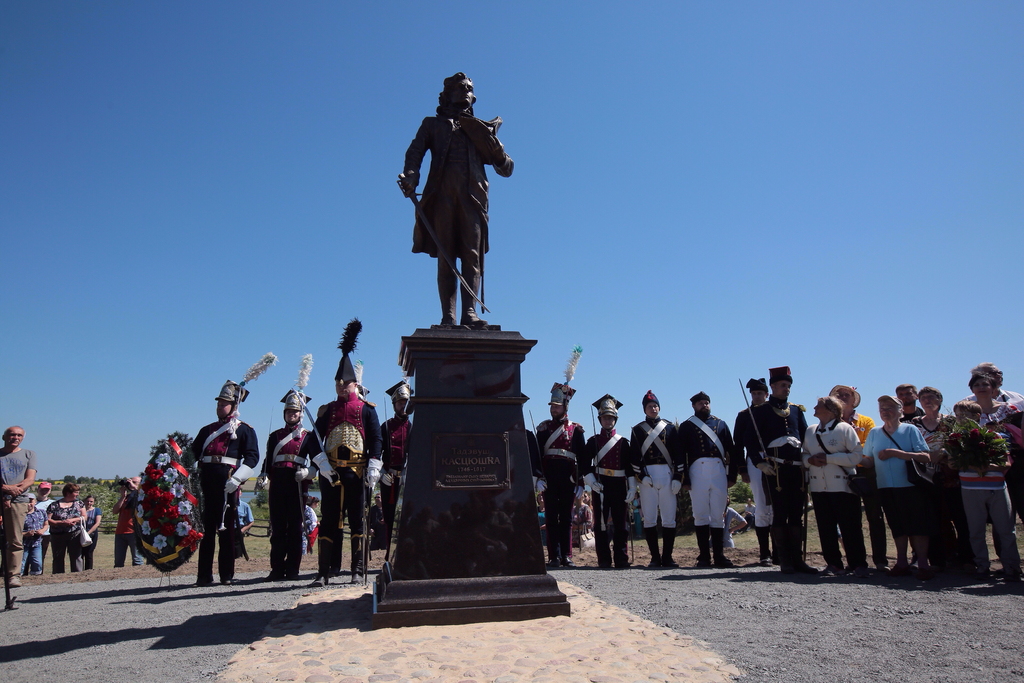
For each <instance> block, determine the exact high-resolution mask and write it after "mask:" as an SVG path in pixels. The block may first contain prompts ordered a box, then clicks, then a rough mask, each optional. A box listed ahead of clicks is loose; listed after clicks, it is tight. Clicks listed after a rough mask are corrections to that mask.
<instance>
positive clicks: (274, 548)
mask: <svg viewBox="0 0 1024 683" xmlns="http://www.w3.org/2000/svg"><path fill="white" fill-rule="evenodd" d="M305 401H309V396H305V395H300V394H298V393H297V392H295V390H291V391H289V392H288V393H287V394H285V396H284V398H282V399H281V403H283V404H284V427H281V428H280V429H278V430H276V431H275V432H273V433H271V435H270V437H269V438H268V439H267V451H266V457H264V459H263V474H261V475H260V478H259V480H258V482H257V484H258V485H259V488H263V487H264V486H265V485H266V484H267V483H269V484H270V491H269V498H270V530H271V532H270V574H269V575H268V576H267V578H266V580H267V581H283V580H285V579H287V580H288V581H294V580H295V579H297V578H299V564H300V562H301V561H302V544H303V536H302V523H303V516H304V512H305V507H306V505H305V503H304V502H303V501H304V499H305V496H304V492H303V490H302V489H303V483H304V481H305V479H306V477H307V476H308V475H309V469H308V468H307V467H306V457H305V456H304V455H302V454H301V453H302V442H303V441H304V440H305V439H306V435H307V434H308V433H309V432H307V431H306V430H305V429H303V427H302V408H303V405H304V402H305ZM311 438H312V437H311Z"/></svg>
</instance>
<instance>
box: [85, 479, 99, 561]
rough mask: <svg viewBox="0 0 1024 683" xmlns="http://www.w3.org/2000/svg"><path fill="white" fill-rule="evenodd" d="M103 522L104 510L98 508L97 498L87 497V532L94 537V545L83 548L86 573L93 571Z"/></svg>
mask: <svg viewBox="0 0 1024 683" xmlns="http://www.w3.org/2000/svg"><path fill="white" fill-rule="evenodd" d="M102 520H103V510H100V509H99V508H98V507H96V497H95V496H86V497H85V530H86V531H88V532H89V536H91V537H92V543H90V544H89V545H87V546H85V547H84V548H82V559H83V560H84V562H83V566H84V568H85V570H86V571H89V570H90V569H92V556H93V553H94V552H96V546H97V545H99V542H100V522H101V521H102Z"/></svg>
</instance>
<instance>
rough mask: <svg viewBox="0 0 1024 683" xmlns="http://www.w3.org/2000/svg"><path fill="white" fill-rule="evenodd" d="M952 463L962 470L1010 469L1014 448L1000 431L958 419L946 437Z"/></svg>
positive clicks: (947, 450) (972, 421) (971, 421)
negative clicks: (1011, 449)
mask: <svg viewBox="0 0 1024 683" xmlns="http://www.w3.org/2000/svg"><path fill="white" fill-rule="evenodd" d="M946 452H947V453H949V462H950V464H951V465H952V466H953V467H955V468H956V469H959V470H969V469H974V468H977V469H979V470H981V471H985V470H986V469H992V468H996V467H1006V456H1008V455H1009V454H1010V445H1009V444H1008V443H1007V442H1006V439H1004V438H1003V437H1002V436H1001V435H1000V434H999V432H996V431H993V430H991V429H988V428H986V427H982V426H981V425H979V424H978V423H977V422H975V421H974V420H957V421H956V423H955V424H954V425H953V426H952V428H951V429H950V430H949V434H948V435H947V436H946Z"/></svg>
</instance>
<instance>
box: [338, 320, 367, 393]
mask: <svg viewBox="0 0 1024 683" xmlns="http://www.w3.org/2000/svg"><path fill="white" fill-rule="evenodd" d="M362 331H363V324H362V323H361V322H359V318H352V320H350V321H349V323H348V325H345V332H344V333H343V334H342V335H341V341H340V342H339V343H338V348H339V349H341V362H340V363H338V372H337V373H335V375H334V381H335V382H337V381H342V382H354V381H356V370H355V368H354V367H353V366H352V361H351V360H350V359H349V357H348V354H350V353H352V352H353V351H355V350H356V341H357V340H358V339H359V333H360V332H362Z"/></svg>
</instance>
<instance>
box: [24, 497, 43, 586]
mask: <svg viewBox="0 0 1024 683" xmlns="http://www.w3.org/2000/svg"><path fill="white" fill-rule="evenodd" d="M25 495H26V496H28V498H29V500H30V502H31V503H32V505H33V507H32V511H31V512H30V513H28V514H27V515H25V530H24V532H23V533H22V540H23V544H24V546H25V549H24V559H23V560H22V562H21V575H22V576H28V575H29V574H31V575H33V576H38V575H40V574H42V573H43V530H44V529H48V528H49V526H50V523H49V522H48V521H46V513H45V512H44V511H42V510H36V509H35V502H36V494H34V493H31V492H29V493H26V494H25Z"/></svg>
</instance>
